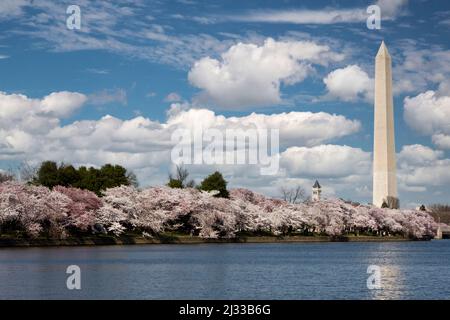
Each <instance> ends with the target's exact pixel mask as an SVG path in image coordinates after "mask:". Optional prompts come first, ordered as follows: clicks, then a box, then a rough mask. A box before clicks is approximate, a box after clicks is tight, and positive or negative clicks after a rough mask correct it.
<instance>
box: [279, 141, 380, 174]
mask: <svg viewBox="0 0 450 320" xmlns="http://www.w3.org/2000/svg"><path fill="white" fill-rule="evenodd" d="M281 164H282V166H283V167H284V168H286V170H287V172H288V173H289V175H290V176H292V175H294V176H303V177H317V178H320V177H327V178H336V177H345V176H351V175H356V174H366V173H367V172H368V171H369V170H370V168H371V165H372V162H371V153H370V152H365V151H363V150H361V149H359V148H352V147H349V146H345V145H319V146H315V147H311V148H307V147H291V148H288V149H287V150H286V151H284V152H283V153H282V154H281Z"/></svg>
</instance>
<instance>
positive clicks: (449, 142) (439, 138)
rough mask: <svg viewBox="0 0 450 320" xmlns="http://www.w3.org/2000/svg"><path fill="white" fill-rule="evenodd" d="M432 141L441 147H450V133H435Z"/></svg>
mask: <svg viewBox="0 0 450 320" xmlns="http://www.w3.org/2000/svg"><path fill="white" fill-rule="evenodd" d="M432 141H433V143H434V144H435V145H436V146H437V147H438V148H440V149H450V135H445V134H443V133H439V134H434V135H433V136H432Z"/></svg>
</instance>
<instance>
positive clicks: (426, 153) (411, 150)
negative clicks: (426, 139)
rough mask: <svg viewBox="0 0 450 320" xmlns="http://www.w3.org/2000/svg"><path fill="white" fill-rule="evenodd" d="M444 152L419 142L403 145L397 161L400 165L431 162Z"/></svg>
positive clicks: (440, 156)
mask: <svg viewBox="0 0 450 320" xmlns="http://www.w3.org/2000/svg"><path fill="white" fill-rule="evenodd" d="M443 155H444V153H443V152H442V151H439V150H433V149H431V148H430V147H427V146H423V145H421V144H414V145H407V146H403V148H402V150H401V151H400V153H399V154H398V156H397V157H398V162H399V164H400V165H401V166H410V165H425V164H432V163H434V162H435V161H436V160H438V159H440V158H442V156H443Z"/></svg>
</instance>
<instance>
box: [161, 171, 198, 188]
mask: <svg viewBox="0 0 450 320" xmlns="http://www.w3.org/2000/svg"><path fill="white" fill-rule="evenodd" d="M188 177H189V172H188V170H187V169H186V168H184V167H183V166H177V167H176V171H175V177H174V176H173V175H172V174H169V184H168V185H169V186H170V187H175V188H193V187H194V186H195V182H194V180H192V179H191V180H188Z"/></svg>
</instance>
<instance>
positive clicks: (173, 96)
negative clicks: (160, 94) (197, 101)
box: [164, 92, 181, 102]
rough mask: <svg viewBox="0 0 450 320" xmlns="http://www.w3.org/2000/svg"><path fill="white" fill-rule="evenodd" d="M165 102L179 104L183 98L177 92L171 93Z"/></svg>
mask: <svg viewBox="0 0 450 320" xmlns="http://www.w3.org/2000/svg"><path fill="white" fill-rule="evenodd" d="M164 100H165V101H167V102H179V101H181V96H180V95H179V94H178V93H176V92H171V93H169V94H168V95H167V97H166V98H165V99H164Z"/></svg>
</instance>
